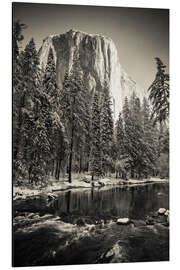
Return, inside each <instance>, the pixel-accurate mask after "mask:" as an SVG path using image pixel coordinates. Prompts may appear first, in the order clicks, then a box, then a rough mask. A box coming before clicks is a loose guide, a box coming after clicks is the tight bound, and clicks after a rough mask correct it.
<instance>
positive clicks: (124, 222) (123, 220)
mask: <svg viewBox="0 0 180 270" xmlns="http://www.w3.org/2000/svg"><path fill="white" fill-rule="evenodd" d="M129 223H130V219H129V218H118V220H117V224H118V225H127V224H129Z"/></svg>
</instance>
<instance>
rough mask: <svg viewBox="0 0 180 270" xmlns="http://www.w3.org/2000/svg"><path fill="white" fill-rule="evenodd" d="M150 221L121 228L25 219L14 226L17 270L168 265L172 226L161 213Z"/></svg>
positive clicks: (108, 223)
mask: <svg viewBox="0 0 180 270" xmlns="http://www.w3.org/2000/svg"><path fill="white" fill-rule="evenodd" d="M151 218H152V217H151ZM23 219H24V220H25V219H26V225H25V224H24V225H25V226H22V224H23ZM149 219H150V217H148V219H146V220H131V221H130V222H129V223H128V224H127V225H118V224H117V221H114V220H107V221H106V222H105V223H104V221H103V220H99V221H96V222H94V223H93V222H92V221H91V222H90V221H88V219H85V218H81V219H77V220H76V221H75V219H74V220H73V222H72V223H67V222H64V221H62V219H61V218H60V217H55V216H54V215H50V214H49V215H47V214H46V215H43V216H39V215H38V214H36V215H34V217H32V215H31V216H27V217H26V218H25V217H24V218H23V217H21V221H20V218H19V220H18V221H17V223H18V226H16V223H15V224H14V266H19V267H20V266H45V265H65V264H68V265H71V264H91V263H120V262H138V261H139V262H142V261H167V260H169V227H168V226H169V224H168V223H166V222H165V219H164V216H161V215H158V214H157V213H155V215H154V217H153V218H152V219H153V223H151V224H150V223H149ZM152 219H151V221H152ZM80 220H81V222H80ZM28 221H29V223H27V222H28ZM20 224H21V225H20ZM82 253H83V256H82Z"/></svg>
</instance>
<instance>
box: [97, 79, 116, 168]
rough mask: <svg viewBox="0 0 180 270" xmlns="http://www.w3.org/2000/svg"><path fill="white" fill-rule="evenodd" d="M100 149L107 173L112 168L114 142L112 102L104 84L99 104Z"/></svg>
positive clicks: (107, 88)
mask: <svg viewBox="0 0 180 270" xmlns="http://www.w3.org/2000/svg"><path fill="white" fill-rule="evenodd" d="M100 122H101V124H100V129H101V149H102V169H103V172H104V173H107V170H109V169H110V168H111V167H112V144H113V140H114V136H113V135H114V134H113V133H114V131H113V129H114V127H113V112H112V101H111V97H110V95H109V87H108V85H107V83H106V82H105V87H104V92H103V97H102V102H101V119H100Z"/></svg>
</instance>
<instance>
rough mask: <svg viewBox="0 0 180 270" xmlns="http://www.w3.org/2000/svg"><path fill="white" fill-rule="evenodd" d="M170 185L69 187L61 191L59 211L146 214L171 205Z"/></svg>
mask: <svg viewBox="0 0 180 270" xmlns="http://www.w3.org/2000/svg"><path fill="white" fill-rule="evenodd" d="M168 194H169V185H168V184H166V183H163V184H162V183H156V184H148V185H144V186H132V187H123V188H122V187H113V188H108V189H107V188H105V189H99V190H98V189H91V190H83V191H74V190H73V191H68V192H64V193H62V194H60V195H59V199H58V213H59V215H62V214H64V213H66V214H75V215H80V216H107V217H110V216H125V217H130V218H135V219H139V218H143V217H145V216H146V215H148V214H150V213H151V212H153V211H156V210H157V209H158V208H160V207H164V208H169V199H168Z"/></svg>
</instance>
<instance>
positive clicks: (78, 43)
mask: <svg viewBox="0 0 180 270" xmlns="http://www.w3.org/2000/svg"><path fill="white" fill-rule="evenodd" d="M50 48H52V50H53V53H54V57H55V59H56V68H57V82H58V85H59V87H61V86H62V82H63V79H64V74H65V72H66V70H70V69H71V67H72V61H73V55H74V51H75V50H76V51H78V53H79V58H80V66H81V68H82V77H83V80H84V81H85V83H86V85H87V88H88V89H89V91H90V93H92V95H93V92H94V91H95V90H96V89H98V90H100V89H101V88H103V84H104V81H105V80H107V81H108V82H109V86H110V92H111V95H112V98H113V102H114V113H115V117H117V115H118V112H119V110H120V108H122V101H123V99H124V97H125V96H130V95H131V93H132V91H133V90H136V83H135V82H134V81H133V80H132V79H131V77H130V76H129V75H128V74H127V73H126V72H125V71H124V70H123V68H122V67H121V65H120V62H119V57H118V53H117V50H116V46H115V44H114V42H113V41H112V39H110V38H108V37H104V36H101V35H90V34H86V33H84V32H80V31H76V30H70V31H68V32H66V33H64V34H60V35H51V36H49V37H47V38H46V39H45V40H44V41H43V44H42V47H41V48H40V51H39V56H40V64H41V66H45V65H46V63H47V57H48V53H49V49H50Z"/></svg>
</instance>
